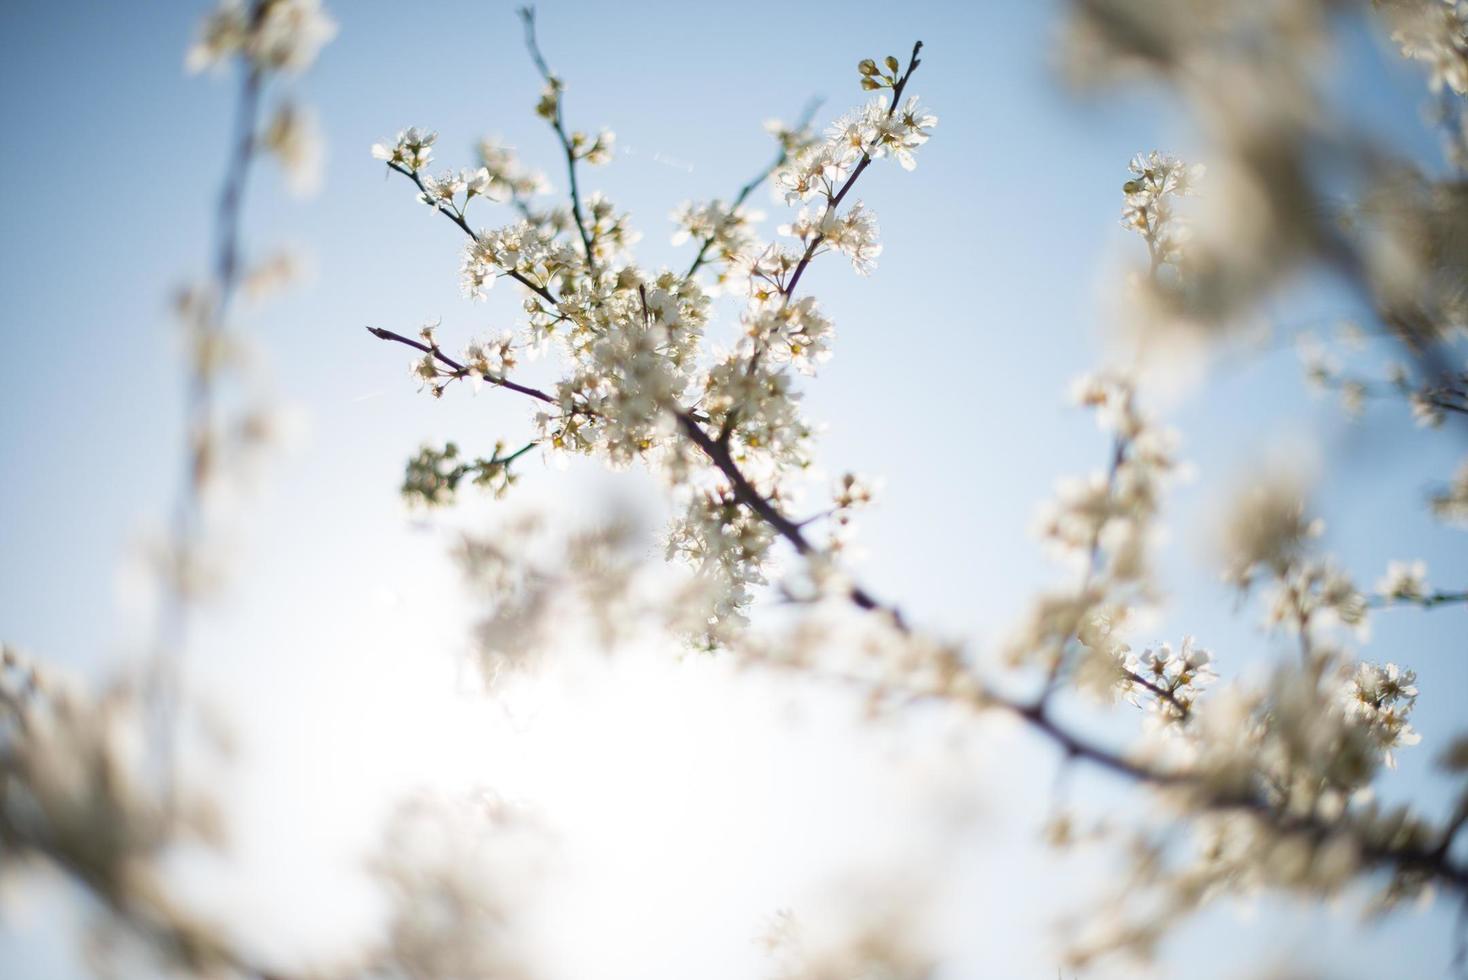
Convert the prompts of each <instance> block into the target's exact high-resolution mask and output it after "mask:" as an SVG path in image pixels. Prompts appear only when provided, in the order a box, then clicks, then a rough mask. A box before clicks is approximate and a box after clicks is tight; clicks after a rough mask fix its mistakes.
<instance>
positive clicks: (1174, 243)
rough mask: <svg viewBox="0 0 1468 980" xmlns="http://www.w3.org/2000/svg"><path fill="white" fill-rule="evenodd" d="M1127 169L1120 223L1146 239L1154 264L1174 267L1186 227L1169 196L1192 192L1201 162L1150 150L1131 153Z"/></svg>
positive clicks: (1200, 172)
mask: <svg viewBox="0 0 1468 980" xmlns="http://www.w3.org/2000/svg"><path fill="white" fill-rule="evenodd" d="M1127 169H1128V170H1130V171H1131V174H1132V176H1131V178H1130V179H1128V180H1127V182H1126V183H1125V184H1123V185H1122V188H1121V189H1122V193H1123V194H1125V195H1126V206H1125V207H1124V208H1123V209H1122V212H1121V223H1122V224H1123V225H1124V226H1125V227H1127V228H1130V229H1131V230H1133V231H1135V232H1136V233H1137V234H1139V235H1141V236H1142V238H1143V240H1144V241H1146V243H1147V253H1148V255H1150V256H1151V257H1152V263H1153V267H1154V268H1155V267H1157V266H1161V265H1170V266H1173V267H1174V268H1176V267H1177V266H1178V265H1179V264H1180V263H1181V261H1182V247H1183V244H1184V243H1185V242H1186V241H1187V238H1188V228H1187V225H1185V224H1184V223H1183V222H1182V221H1181V220H1180V219H1179V218H1178V217H1177V215H1176V214H1175V213H1174V212H1173V209H1172V198H1176V197H1186V196H1188V195H1190V194H1192V193H1193V188H1194V187H1195V186H1196V185H1197V183H1198V181H1199V180H1200V179H1201V178H1202V176H1203V166H1202V164H1194V165H1193V166H1191V167H1190V166H1187V165H1186V164H1184V163H1183V162H1182V161H1181V160H1179V159H1178V158H1177V157H1174V156H1169V155H1167V154H1164V153H1158V152H1157V151H1156V150H1153V151H1152V152H1151V153H1148V154H1146V155H1145V156H1144V155H1142V154H1140V153H1138V154H1137V155H1136V156H1134V157H1132V159H1131V162H1130V163H1129V164H1127Z"/></svg>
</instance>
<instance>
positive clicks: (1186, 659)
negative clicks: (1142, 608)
mask: <svg viewBox="0 0 1468 980" xmlns="http://www.w3.org/2000/svg"><path fill="white" fill-rule="evenodd" d="M1212 663H1213V656H1212V654H1210V653H1209V652H1208V651H1207V650H1204V649H1203V648H1202V647H1200V646H1198V645H1197V644H1196V642H1195V641H1194V639H1193V637H1191V636H1187V637H1184V638H1183V643H1182V647H1181V648H1180V649H1178V650H1176V651H1174V650H1173V649H1172V646H1171V645H1170V644H1167V643H1163V644H1160V645H1159V646H1157V647H1148V648H1147V649H1145V650H1143V651H1142V653H1141V654H1140V655H1139V656H1134V655H1132V654H1131V653H1128V654H1127V656H1126V660H1125V669H1126V681H1125V683H1124V686H1126V685H1130V688H1131V689H1130V693H1131V695H1132V697H1133V698H1136V699H1138V700H1140V701H1141V702H1143V703H1144V704H1145V705H1146V707H1147V709H1148V710H1149V711H1152V712H1155V713H1156V714H1157V715H1158V717H1159V718H1161V719H1162V720H1163V721H1164V722H1170V723H1181V722H1184V721H1187V719H1188V716H1189V714H1190V712H1191V711H1192V707H1193V703H1194V702H1195V701H1197V700H1198V697H1199V695H1200V694H1201V693H1202V691H1203V688H1204V687H1206V686H1207V685H1208V683H1209V682H1210V681H1212V680H1214V679H1215V678H1216V677H1217V675H1216V674H1215V673H1214V672H1213V670H1212V667H1211V665H1212Z"/></svg>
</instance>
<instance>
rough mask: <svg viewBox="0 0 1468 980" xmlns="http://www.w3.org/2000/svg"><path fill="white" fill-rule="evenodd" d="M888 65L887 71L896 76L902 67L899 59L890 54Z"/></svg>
mask: <svg viewBox="0 0 1468 980" xmlns="http://www.w3.org/2000/svg"><path fill="white" fill-rule="evenodd" d="M886 64H887V70H888V71H890V72H892V73H893V74H894V75H895V74H897V69H898V68H900V67H901V65H899V64H898V63H897V59H896V58H894V57H892V56H891V55H890V54H889V55H888V56H887V62H886Z"/></svg>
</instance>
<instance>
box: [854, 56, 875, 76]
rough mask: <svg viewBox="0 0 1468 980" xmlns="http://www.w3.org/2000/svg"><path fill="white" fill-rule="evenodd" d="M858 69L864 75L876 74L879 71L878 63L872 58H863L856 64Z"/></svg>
mask: <svg viewBox="0 0 1468 980" xmlns="http://www.w3.org/2000/svg"><path fill="white" fill-rule="evenodd" d="M856 70H857V71H859V72H861V73H862V74H863V75H875V74H876V73H877V63H876V62H875V61H873V60H872V59H870V58H863V59H862V60H861V63H860V64H858V65H857V66H856Z"/></svg>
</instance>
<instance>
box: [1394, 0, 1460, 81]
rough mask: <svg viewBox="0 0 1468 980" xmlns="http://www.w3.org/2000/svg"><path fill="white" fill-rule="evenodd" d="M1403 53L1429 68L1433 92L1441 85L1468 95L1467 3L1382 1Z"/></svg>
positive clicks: (1449, 0)
mask: <svg viewBox="0 0 1468 980" xmlns="http://www.w3.org/2000/svg"><path fill="white" fill-rule="evenodd" d="M1384 6H1385V7H1386V10H1387V15H1388V17H1389V18H1390V20H1391V23H1392V26H1393V28H1394V30H1393V31H1392V40H1393V41H1395V42H1397V44H1398V45H1399V46H1400V47H1401V49H1402V56H1403V57H1405V58H1411V59H1412V60H1414V61H1420V62H1422V63H1423V64H1425V65H1426V66H1427V69H1428V85H1429V86H1430V87H1431V89H1432V91H1433V92H1440V91H1442V89H1443V88H1444V87H1446V88H1449V89H1451V90H1452V91H1454V92H1456V93H1458V94H1459V95H1468V3H1464V2H1463V0H1409V2H1400V0H1399V2H1394V3H1388V4H1384Z"/></svg>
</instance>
